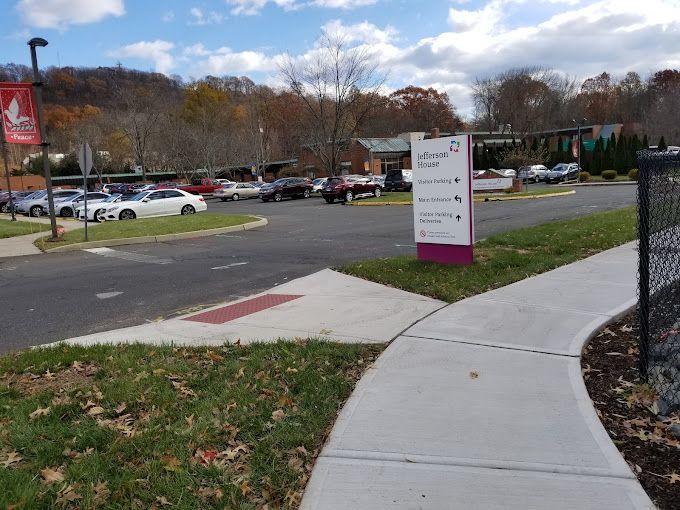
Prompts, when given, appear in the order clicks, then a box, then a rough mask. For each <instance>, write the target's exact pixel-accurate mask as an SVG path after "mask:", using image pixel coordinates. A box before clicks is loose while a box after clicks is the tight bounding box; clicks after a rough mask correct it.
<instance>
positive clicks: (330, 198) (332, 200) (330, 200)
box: [324, 197, 335, 204]
mask: <svg viewBox="0 0 680 510" xmlns="http://www.w3.org/2000/svg"><path fill="white" fill-rule="evenodd" d="M324 200H325V201H326V203H327V204H332V203H333V202H335V198H334V197H325V198H324Z"/></svg>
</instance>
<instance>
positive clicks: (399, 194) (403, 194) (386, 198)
mask: <svg viewBox="0 0 680 510" xmlns="http://www.w3.org/2000/svg"><path fill="white" fill-rule="evenodd" d="M571 191H572V189H571V188H539V189H529V191H522V192H520V193H476V194H475V196H474V199H475V200H476V201H478V202H479V201H483V200H485V199H486V198H507V197H536V196H541V195H548V194H551V193H569V192H571ZM362 202H379V203H385V202H393V203H394V202H396V203H400V204H412V203H413V193H411V192H407V191H395V192H390V193H384V194H382V195H380V196H379V197H372V198H367V199H366V200H360V201H358V202H352V204H353V205H356V204H358V203H359V204H360V203H362Z"/></svg>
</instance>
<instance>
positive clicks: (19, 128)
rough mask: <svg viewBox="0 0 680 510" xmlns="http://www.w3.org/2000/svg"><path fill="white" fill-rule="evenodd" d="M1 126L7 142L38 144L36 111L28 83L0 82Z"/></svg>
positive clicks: (38, 134)
mask: <svg viewBox="0 0 680 510" xmlns="http://www.w3.org/2000/svg"><path fill="white" fill-rule="evenodd" d="M0 112H1V113H2V128H3V131H4V133H5V140H7V142H8V143H23V144H30V145H40V142H41V141H42V140H41V139H40V129H39V126H38V113H37V110H36V105H35V100H34V99H33V85H32V84H30V83H0Z"/></svg>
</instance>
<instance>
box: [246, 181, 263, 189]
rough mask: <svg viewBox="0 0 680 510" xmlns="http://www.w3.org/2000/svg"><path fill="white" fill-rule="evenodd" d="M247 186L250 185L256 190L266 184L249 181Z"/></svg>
mask: <svg viewBox="0 0 680 510" xmlns="http://www.w3.org/2000/svg"><path fill="white" fill-rule="evenodd" d="M248 184H250V185H251V186H255V187H256V188H257V189H260V188H261V187H262V186H264V185H265V184H267V183H266V182H264V181H250V182H249V183H248Z"/></svg>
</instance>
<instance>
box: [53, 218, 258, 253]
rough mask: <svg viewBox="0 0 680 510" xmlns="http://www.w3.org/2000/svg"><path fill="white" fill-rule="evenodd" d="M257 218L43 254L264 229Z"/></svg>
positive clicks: (75, 245) (70, 246) (73, 246)
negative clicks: (234, 223)
mask: <svg viewBox="0 0 680 510" xmlns="http://www.w3.org/2000/svg"><path fill="white" fill-rule="evenodd" d="M257 217H258V218H260V219H259V220H257V221H251V222H249V223H242V224H241V225H232V226H229V227H220V228H211V229H209V230H194V231H192V232H179V233H177V234H162V235H158V236H143V237H125V238H122V239H108V240H106V239H104V240H101V241H88V242H86V243H73V244H67V245H64V246H58V247H56V248H51V249H49V250H45V251H44V253H63V252H68V251H78V250H84V249H86V248H104V247H107V246H123V245H126V244H143V243H163V242H166V241H177V240H180V239H195V238H197V237H208V236H213V235H216V234H226V233H228V232H238V231H240V230H251V229H253V228H257V227H264V226H266V225H267V224H268V223H269V222H268V221H267V219H266V218H261V217H259V216H257Z"/></svg>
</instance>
